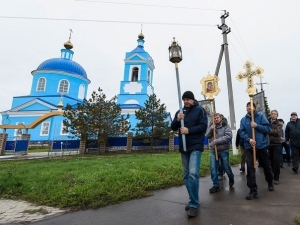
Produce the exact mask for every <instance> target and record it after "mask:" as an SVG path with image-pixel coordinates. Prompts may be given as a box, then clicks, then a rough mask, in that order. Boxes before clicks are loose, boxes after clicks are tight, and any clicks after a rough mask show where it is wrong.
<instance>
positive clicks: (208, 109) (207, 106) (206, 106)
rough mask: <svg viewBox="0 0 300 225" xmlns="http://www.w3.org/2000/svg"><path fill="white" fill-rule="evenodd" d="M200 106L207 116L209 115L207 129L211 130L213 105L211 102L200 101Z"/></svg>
mask: <svg viewBox="0 0 300 225" xmlns="http://www.w3.org/2000/svg"><path fill="white" fill-rule="evenodd" d="M198 103H199V105H200V106H202V107H203V108H204V109H205V111H206V115H207V120H208V121H207V122H208V123H207V124H208V126H207V129H208V128H209V125H210V124H211V118H212V108H211V105H210V100H201V101H198Z"/></svg>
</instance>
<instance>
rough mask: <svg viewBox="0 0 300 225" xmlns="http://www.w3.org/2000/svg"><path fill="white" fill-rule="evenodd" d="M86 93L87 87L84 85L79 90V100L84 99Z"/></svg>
mask: <svg viewBox="0 0 300 225" xmlns="http://www.w3.org/2000/svg"><path fill="white" fill-rule="evenodd" d="M84 92H85V86H84V84H80V85H79V90H78V98H79V99H84Z"/></svg>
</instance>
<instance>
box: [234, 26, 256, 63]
mask: <svg viewBox="0 0 300 225" xmlns="http://www.w3.org/2000/svg"><path fill="white" fill-rule="evenodd" d="M232 34H233V36H234V37H235V39H236V40H237V41H238V43H239V44H240V46H241V47H242V49H243V50H244V52H245V53H246V55H247V56H248V57H249V59H250V60H251V61H252V59H251V56H250V55H249V54H248V52H247V51H246V50H245V49H244V47H243V45H242V44H241V43H240V41H239V40H238V39H237V37H236V36H235V34H234V33H233V32H232Z"/></svg>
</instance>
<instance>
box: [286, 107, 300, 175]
mask: <svg viewBox="0 0 300 225" xmlns="http://www.w3.org/2000/svg"><path fill="white" fill-rule="evenodd" d="M285 138H286V143H287V144H289V143H290V144H291V148H292V164H293V168H292V170H293V171H294V172H295V173H298V168H299V155H300V122H299V119H298V115H297V113H296V112H292V113H291V121H290V122H288V123H287V125H286V128H285Z"/></svg>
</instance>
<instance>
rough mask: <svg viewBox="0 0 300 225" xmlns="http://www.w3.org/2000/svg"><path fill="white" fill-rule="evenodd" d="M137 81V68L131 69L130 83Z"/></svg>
mask: <svg viewBox="0 0 300 225" xmlns="http://www.w3.org/2000/svg"><path fill="white" fill-rule="evenodd" d="M138 79H139V68H137V67H133V69H132V73H131V81H133V82H136V81H138Z"/></svg>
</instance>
